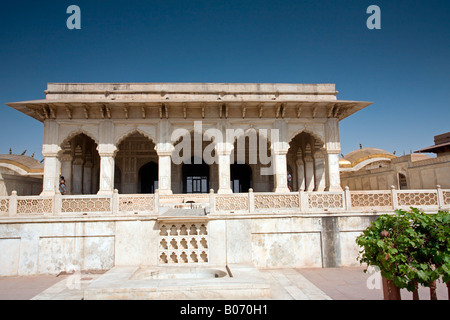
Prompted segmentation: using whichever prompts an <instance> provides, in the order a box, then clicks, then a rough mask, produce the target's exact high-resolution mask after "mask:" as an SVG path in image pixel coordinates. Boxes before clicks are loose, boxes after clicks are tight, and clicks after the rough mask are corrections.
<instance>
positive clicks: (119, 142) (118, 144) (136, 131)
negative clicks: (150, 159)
mask: <svg viewBox="0 0 450 320" xmlns="http://www.w3.org/2000/svg"><path fill="white" fill-rule="evenodd" d="M135 133H139V134H140V135H143V136H144V137H146V138H147V139H149V140H150V141H151V142H153V144H155V145H156V139H155V138H154V137H152V136H151V135H150V134H149V133H148V132H145V131H143V130H141V129H139V128H133V129H132V130H130V131H127V132H125V133H124V134H122V136H121V137H120V138H119V139H117V142H116V143H115V146H116V148H119V146H120V144H121V143H122V142H123V141H124V140H125V139H127V138H128V137H129V136H131V135H133V134H135Z"/></svg>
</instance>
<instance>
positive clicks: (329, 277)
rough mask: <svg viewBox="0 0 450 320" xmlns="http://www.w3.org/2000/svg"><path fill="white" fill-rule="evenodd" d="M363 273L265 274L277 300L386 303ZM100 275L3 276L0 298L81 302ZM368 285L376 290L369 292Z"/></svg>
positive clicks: (443, 296)
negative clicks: (87, 289)
mask: <svg viewBox="0 0 450 320" xmlns="http://www.w3.org/2000/svg"><path fill="white" fill-rule="evenodd" d="M363 270H364V269H363V268H361V267H352V268H326V269H318V268H311V269H293V268H286V269H266V270H261V272H262V274H263V276H264V277H265V278H266V279H267V280H268V281H269V282H270V284H271V291H272V298H273V299H277V300H382V299H383V293H382V289H381V287H380V288H379V289H377V288H376V285H377V282H376V281H375V280H374V278H373V275H371V274H365V273H364V272H363ZM100 276H101V274H98V273H94V274H91V273H86V274H85V273H82V274H81V275H79V276H78V277H77V278H74V277H73V276H70V275H59V276H55V275H37V276H21V277H19V276H17V277H0V299H1V300H30V299H35V300H41V299H44V300H51V299H56V300H65V299H68V300H71V299H72V300H80V299H82V296H83V294H82V291H83V289H84V288H86V287H87V286H88V285H89V284H90V283H91V282H92V281H94V280H95V279H97V278H98V277H100ZM371 276H372V278H370V279H369V277H371ZM368 279H369V281H368ZM368 282H369V283H370V284H372V285H375V288H374V289H369V288H368V285H367V283H368ZM437 294H438V299H439V300H447V299H448V296H447V287H446V286H445V284H443V283H438V284H437ZM419 295H420V299H421V300H429V297H430V295H429V290H428V288H420V290H419ZM402 299H404V300H410V299H412V294H411V293H409V292H408V291H406V290H402Z"/></svg>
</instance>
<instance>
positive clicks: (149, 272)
mask: <svg viewBox="0 0 450 320" xmlns="http://www.w3.org/2000/svg"><path fill="white" fill-rule="evenodd" d="M228 276H229V275H228V273H227V272H226V271H223V270H219V269H214V268H198V267H192V268H191V267H166V268H164V269H161V268H158V269H156V268H139V269H137V270H136V272H134V273H133V274H132V275H131V277H130V280H156V279H213V278H223V277H228Z"/></svg>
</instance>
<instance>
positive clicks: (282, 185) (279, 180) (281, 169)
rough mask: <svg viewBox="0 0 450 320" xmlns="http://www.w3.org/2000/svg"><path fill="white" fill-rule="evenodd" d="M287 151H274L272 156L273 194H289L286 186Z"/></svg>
mask: <svg viewBox="0 0 450 320" xmlns="http://www.w3.org/2000/svg"><path fill="white" fill-rule="evenodd" d="M286 154H287V150H275V151H274V154H273V157H272V159H273V167H274V173H275V175H274V184H275V188H274V192H289V188H288V186H287V161H286Z"/></svg>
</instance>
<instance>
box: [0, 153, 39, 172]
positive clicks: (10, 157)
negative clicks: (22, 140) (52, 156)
mask: <svg viewBox="0 0 450 320" xmlns="http://www.w3.org/2000/svg"><path fill="white" fill-rule="evenodd" d="M0 166H5V167H10V168H11V169H13V168H17V169H18V170H19V171H21V170H20V169H22V170H23V171H21V172H26V174H42V173H43V172H44V165H43V164H42V163H40V162H39V161H38V160H36V159H34V158H32V157H29V156H26V155H18V154H0ZM13 170H14V169H13Z"/></svg>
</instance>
